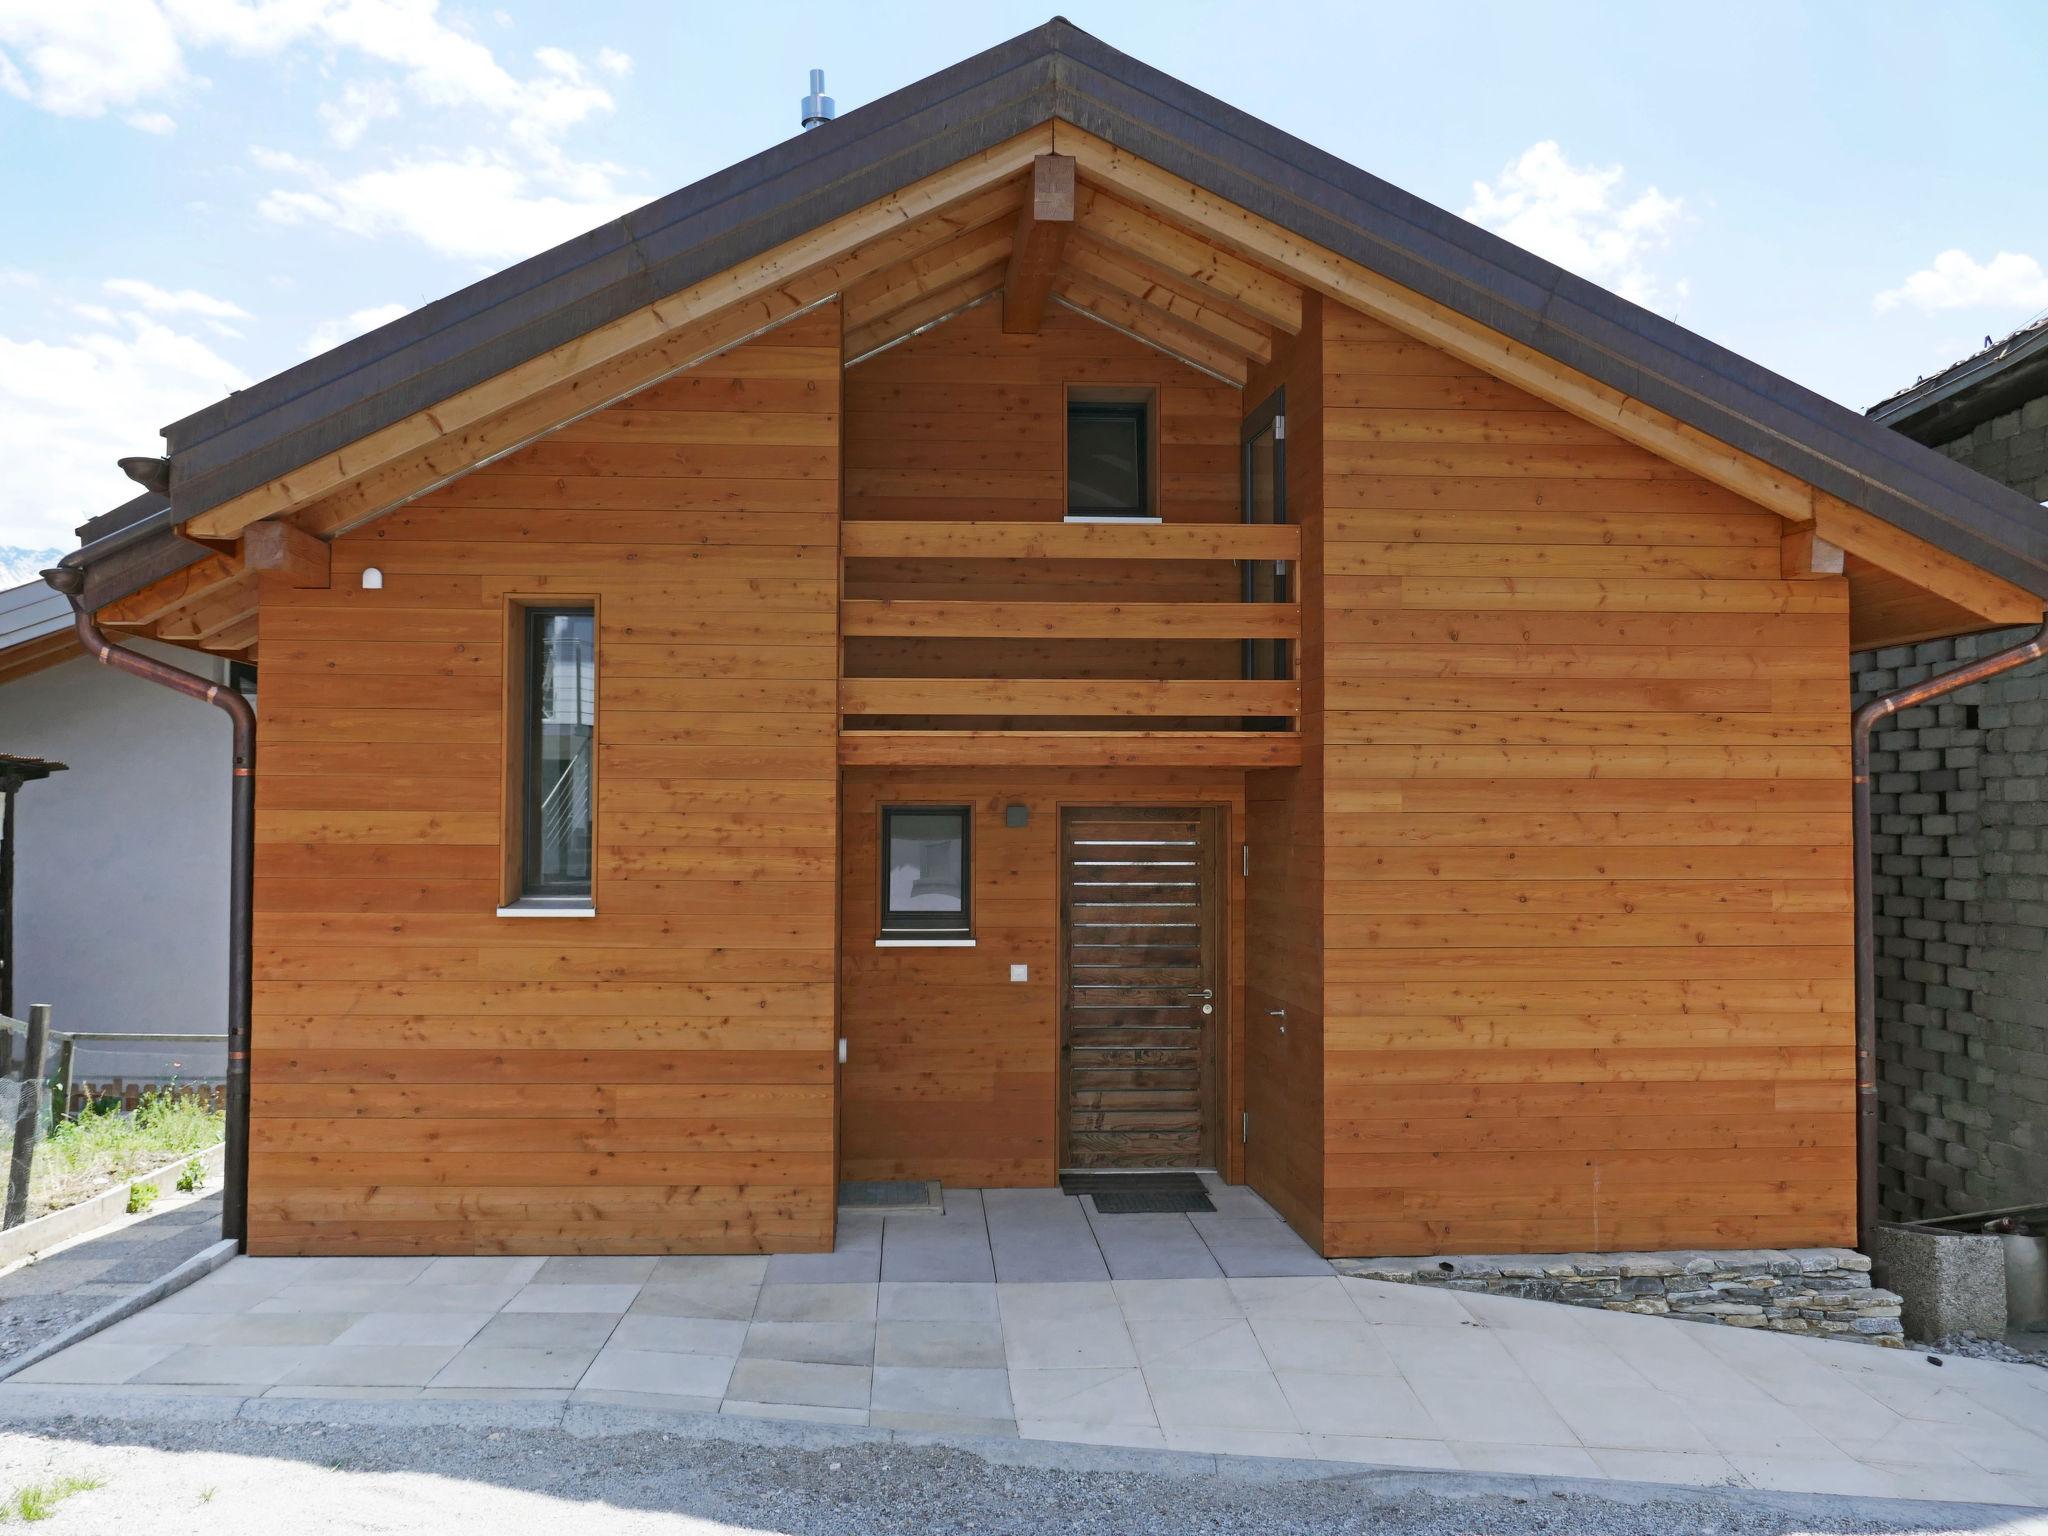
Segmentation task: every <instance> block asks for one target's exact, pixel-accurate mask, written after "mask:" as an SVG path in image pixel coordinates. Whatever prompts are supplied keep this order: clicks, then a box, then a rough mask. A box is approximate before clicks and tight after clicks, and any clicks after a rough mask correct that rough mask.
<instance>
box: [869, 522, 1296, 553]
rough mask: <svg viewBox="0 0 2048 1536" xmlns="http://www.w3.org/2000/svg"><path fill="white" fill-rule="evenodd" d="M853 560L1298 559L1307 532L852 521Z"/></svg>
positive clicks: (1257, 526) (1245, 526)
mask: <svg viewBox="0 0 2048 1536" xmlns="http://www.w3.org/2000/svg"><path fill="white" fill-rule="evenodd" d="M839 547H840V553H842V554H843V555H845V556H846V557H847V558H848V559H850V560H852V559H864V558H876V557H879V558H888V557H892V556H893V557H902V556H911V557H923V558H942V559H951V560H974V559H981V560H1090V559H1103V560H1296V559H1299V558H1300V557H1301V530H1300V529H1299V528H1296V527H1293V526H1290V525H1285V524H1283V525H1279V526H1275V525H1272V524H1268V523H1130V524H1125V523H977V522H969V521H965V520H959V521H948V522H894V521H890V522H848V523H843V524H841V525H840V546H839Z"/></svg>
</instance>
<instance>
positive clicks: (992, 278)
mask: <svg viewBox="0 0 2048 1536" xmlns="http://www.w3.org/2000/svg"><path fill="white" fill-rule="evenodd" d="M1002 286H1003V269H1002V268H1001V267H1000V266H996V267H990V268H988V269H987V270H986V271H983V272H976V273H973V274H971V275H970V276H968V277H964V278H962V279H961V280H960V281H959V282H957V283H954V284H952V285H950V286H948V287H945V288H941V289H939V290H937V291H936V292H934V293H927V294H924V295H922V296H920V297H919V298H917V299H914V300H912V301H911V302H910V303H908V304H906V305H904V306H903V307H902V308H901V309H898V310H894V311H892V312H891V313H889V314H886V315H883V316H882V317H881V318H880V319H878V320H870V321H869V322H868V323H867V324H866V325H863V326H858V327H856V328H855V329H853V330H850V331H848V332H847V333H846V352H845V357H846V361H847V362H848V363H858V362H861V361H863V360H865V359H867V358H870V357H872V356H874V355H875V353H877V352H879V351H881V350H882V349H883V348H884V347H887V346H891V345H893V344H895V343H896V342H899V341H902V340H903V339H904V338H906V337H907V336H909V335H911V334H912V333H913V332H915V331H920V330H922V329H924V328H925V327H926V326H928V325H935V324H937V323H938V322H939V321H941V320H947V319H950V318H952V317H953V316H954V315H957V314H959V313H960V311H961V310H963V309H967V308H969V307H971V306H973V305H975V304H979V303H980V302H981V301H982V300H983V299H986V298H988V297H989V296H990V295H992V294H995V293H997V292H999V291H1001V289H1002Z"/></svg>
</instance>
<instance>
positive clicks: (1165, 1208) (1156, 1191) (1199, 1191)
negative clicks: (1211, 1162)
mask: <svg viewBox="0 0 2048 1536" xmlns="http://www.w3.org/2000/svg"><path fill="white" fill-rule="evenodd" d="M1060 1188H1061V1189H1062V1190H1063V1191H1065V1192H1066V1193H1067V1194H1070V1195H1088V1196H1090V1197H1092V1198H1093V1199H1094V1201H1095V1212H1096V1214H1097V1215H1099V1216H1169V1215H1174V1214H1177V1213H1187V1212H1197V1211H1213V1210H1215V1209H1216V1207H1215V1205H1214V1204H1213V1203H1211V1201H1210V1199H1209V1187H1208V1186H1207V1185H1206V1184H1204V1183H1203V1182H1202V1180H1201V1176H1200V1175H1199V1174H1193V1173H1063V1174H1061V1175H1060Z"/></svg>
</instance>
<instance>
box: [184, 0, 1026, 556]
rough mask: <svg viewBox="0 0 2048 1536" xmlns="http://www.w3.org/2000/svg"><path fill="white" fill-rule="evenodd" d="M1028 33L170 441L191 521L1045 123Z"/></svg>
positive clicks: (291, 372) (470, 290) (231, 406)
mask: <svg viewBox="0 0 2048 1536" xmlns="http://www.w3.org/2000/svg"><path fill="white" fill-rule="evenodd" d="M1053 30H1054V28H1053V27H1052V26H1047V27H1040V28H1037V29H1035V30H1033V31H1031V32H1028V33H1025V34H1024V35H1023V36H1021V37H1018V38H1014V39H1012V40H1011V41H1009V42H1007V43H1004V44H1001V45H999V46H998V47H995V48H992V49H989V50H988V51H987V52H985V53H982V54H978V55H976V56H975V57H974V58H971V59H968V60H965V61H963V62H962V63H960V64H957V65H954V66H953V67H952V68H950V69H947V70H943V71H941V72H940V73H938V74H936V75H933V76H930V77H929V78H928V79H925V80H922V81H919V82H917V83H916V84H915V85H912V86H908V87H906V88H904V89H903V90H900V91H896V92H894V93H892V94H891V95H889V96H886V97H883V98H882V99H881V100H879V101H876V102H872V103H870V104H868V105H867V106H863V107H859V108H856V109H855V110H853V111H851V112H849V113H847V114H846V115H845V116H844V117H841V118H838V119H835V120H834V121H832V122H830V123H827V124H825V125H824V126H823V127H821V128H818V129H815V130H813V131H812V132H810V133H807V134H802V135H799V136H798V137H797V138H794V139H790V140H787V141H785V142H784V143H781V144H778V145H776V146H774V147H773V148H771V149H768V150H765V151H763V152H762V153H760V154H758V155H754V156H752V157H750V158H748V159H746V160H743V161H741V162H739V163H738V164H737V165H734V166H731V167H729V168H727V169H725V170H722V171H719V172H716V173H715V174H713V175H711V176H708V177H706V178H704V179H703V180H701V181H698V182H696V183H693V184H692V185H691V186H688V187H685V188H683V189H682V190H681V191H678V192H674V193H671V194H669V195H668V196H666V197H663V198H660V199H658V200H657V201H655V202H652V203H649V204H647V205H646V206H645V207H643V208H640V209H637V210H635V211H634V212H632V213H629V214H627V215H625V216H623V217H622V218H619V219H615V220H613V221H612V222H611V223H609V224H606V225H604V226H602V227H601V228H599V229H595V230H592V231H590V232H589V233H588V234H585V235H581V236H578V237H577V238H576V239H574V240H570V241H567V242H565V243H564V244H562V245H559V246H557V247H555V248H554V249H552V250H549V251H544V252H542V253H541V254H540V255H538V256H534V257H530V258H528V259H527V260H525V261H522V262H519V263H517V264H516V265H514V266H512V267H508V268H507V269H506V270H505V271H503V272H500V273H497V274H495V275H494V276H491V277H488V278H485V279H483V280H482V281H480V282H477V283H473V284H471V285H470V286H469V287H467V288H464V289H461V290H459V291H458V292H456V293H453V294H450V295H449V296H447V297H446V298H443V299H439V300H436V301H435V302H433V303H431V304H428V305H426V306H425V307H424V308H422V309H419V310H416V311H414V312H413V313H412V314H410V315H406V316H403V317H401V318H400V319H398V320H394V321H393V322H391V323H390V324H389V325H386V326H382V327H379V328H378V329H377V330H375V331H371V332H369V333H368V334H366V335H364V336H359V337H357V338H355V339H354V340H352V341H349V342H345V343H343V344H342V345H341V346H340V347H337V348H335V349H334V350H333V351H330V352H326V353H323V354H321V355H320V356H319V357H315V358H311V359H309V360H307V361H306V362H304V363H300V364H298V365H297V366H296V367H294V368H291V369H288V370H286V371H285V372H284V373H281V374H278V375H276V376H275V377H273V378H270V379H266V380H264V381H263V382H261V383H259V384H256V385H254V386H252V387H251V388H249V389H245V390H242V391H240V392H238V393H237V394H235V395H232V396H230V397H228V398H227V399H225V400H222V401H220V402H218V403H216V404H215V405H212V406H209V407H207V408H206V409H205V410H203V411H199V412H197V413H195V414H193V415H191V416H188V417H185V418H184V419H182V420H180V421H177V422H174V423H172V424H171V425H170V426H169V427H167V428H165V435H166V438H167V439H168V441H169V446H170V450H171V453H172V456H173V462H174V464H175V473H174V476H173V481H172V496H173V498H174V500H175V501H176V503H177V505H178V508H179V511H180V513H181V515H183V516H185V517H191V516H195V515H197V513H199V512H201V511H204V510H205V509H206V508H208V507H210V506H213V505H217V504H218V503H219V502H222V501H225V500H227V499H228V498H229V497H231V496H234V495H238V494H240V493H241V492H242V491H244V490H248V489H250V488H251V487H253V486H256V485H261V484H263V483H264V482H265V481H267V480H269V479H272V478H274V477H275V476H276V475H279V474H282V473H284V472H285V471H286V470H289V469H293V468H296V467H297V466H298V465H300V464H304V463H306V462H308V461H309V460H311V459H313V458H315V457H317V456H318V455H319V454H321V453H323V452H328V451H331V450H332V449H334V448H337V447H340V446H343V445H345V444H346V443H348V442H352V441H354V440H355V439H357V438H358V437H360V436H362V435H364V434H365V433H367V432H370V431H374V430H376V429H377V428H378V427H379V426H382V425H385V424H387V423H388V422H391V421H395V420H398V419H400V418H402V417H404V416H406V415H409V414H411V413H412V412H414V411H416V410H421V409H424V408H426V407H428V406H431V405H433V404H435V403H437V402H438V401H441V400H444V399H446V398H448V397H449V396H450V395H452V394H456V393H458V392H460V391H461V390H463V389H465V388H468V387H470V386H472V385H474V384H477V383H480V382H482V381H483V380H485V379H488V378H491V377H493V376H495V375H496V374H499V373H502V372H503V371H505V370H506V369H507V368H510V367H514V366H516V365H517V364H519V363H521V362H524V361H526V360H528V359H530V358H532V357H536V356H538V355H540V354H541V353H543V352H546V351H547V350H549V348H551V347H554V346H557V345H560V344H561V343H563V342H566V341H571V340H574V339H575V338H576V337H578V336H581V335H584V334H586V333H587V332H589V331H590V330H592V329H594V328H596V327H597V326H600V325H603V324H605V323H606V322H608V321H610V320H613V319H616V318H618V317H619V316H621V315H624V314H628V313H630V312H632V311H633V310H635V309H638V308H641V307H643V306H645V305H648V304H652V303H655V302H657V301H659V300H661V299H663V298H667V297H669V296H671V295H673V294H675V293H676V292H678V291H680V290H682V289H684V288H687V287H689V286H690V285H691V284H693V283H696V282H700V281H702V280H704V279H705V278H709V277H714V276H716V275H717V274H719V273H720V272H723V271H725V270H727V269H728V268H730V267H733V266H735V265H738V264H739V263H741V262H744V261H746V260H748V259H750V258H752V257H754V256H758V255H760V254H762V253H764V252H766V251H768V250H771V249H773V248H774V247H775V246H777V245H779V244H782V243H783V242H785V241H787V240H791V239H794V238H796V237H798V236H800V235H803V234H805V233H807V232H808V231H810V230H812V229H815V228H817V227H818V226H819V225H820V224H822V223H826V222H828V221H830V220H831V219H834V218H837V217H840V216H841V215H843V214H846V213H850V212H853V211H854V210H856V209H858V208H861V207H864V206H866V205H867V204H869V203H871V202H874V201H875V200H876V199H878V198H881V197H884V196H887V195H888V194H889V193H890V192H892V191H894V190H896V189H897V188H899V187H902V186H904V185H907V184H909V183H911V182H914V181H917V180H921V179H922V178H924V177H925V176H928V175H931V174H933V173H934V172H937V171H942V170H944V169H946V168H947V167H948V166H951V165H953V164H956V163H957V162H959V161H960V160H962V159H965V158H966V157H968V156H970V155H972V154H975V153H977V152H979V151H980V150H983V149H985V148H989V147H991V146H993V145H995V144H1000V143H1001V142H1003V141H1004V140H1005V139H1008V138H1013V137H1015V136H1016V135H1017V134H1020V133H1024V132H1027V131H1028V130H1030V129H1032V128H1034V127H1037V126H1038V125H1039V124H1041V123H1043V122H1044V121H1045V120H1046V119H1047V118H1048V117H1050V116H1052V96H1051V84H1052V79H1053V71H1052V69H1051V68H1050V60H1051V58H1052V57H1053V56H1054V54H1055V53H1056V51H1057V49H1056V45H1055V44H1053V43H1052V42H1051V41H1050V40H1049V37H1048V34H1049V33H1050V32H1051V31H1053Z"/></svg>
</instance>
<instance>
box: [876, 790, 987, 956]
mask: <svg viewBox="0 0 2048 1536" xmlns="http://www.w3.org/2000/svg"><path fill="white" fill-rule="evenodd" d="M879 809H880V811H881V820H880V824H879V828H878V830H879V833H880V841H879V845H878V852H879V854H880V858H879V861H878V862H879V863H880V865H881V875H880V879H879V881H878V887H879V888H878V891H877V896H878V899H879V902H880V905H879V906H878V907H877V909H876V922H875V932H876V933H877V935H879V937H880V938H881V939H884V940H888V939H911V940H918V939H921V940H925V941H927V942H934V943H943V942H947V941H952V942H955V943H960V942H971V941H972V940H973V938H974V807H973V806H971V805H885V806H881V807H880V808H879ZM898 816H957V817H959V818H960V910H959V912H958V913H957V914H955V913H951V912H901V913H899V912H896V911H894V909H893V908H891V906H890V905H889V848H890V844H891V843H892V842H893V841H894V839H893V838H892V837H891V835H890V826H891V824H892V823H893V822H894V820H895V818H896V817H898Z"/></svg>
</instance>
